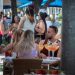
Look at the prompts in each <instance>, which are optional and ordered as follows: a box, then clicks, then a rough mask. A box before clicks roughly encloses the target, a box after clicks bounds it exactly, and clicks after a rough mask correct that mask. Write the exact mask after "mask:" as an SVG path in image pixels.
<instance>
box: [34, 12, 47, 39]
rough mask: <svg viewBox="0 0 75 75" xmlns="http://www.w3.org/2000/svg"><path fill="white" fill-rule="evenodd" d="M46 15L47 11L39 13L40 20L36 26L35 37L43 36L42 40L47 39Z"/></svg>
mask: <svg viewBox="0 0 75 75" xmlns="http://www.w3.org/2000/svg"><path fill="white" fill-rule="evenodd" d="M46 17H47V14H46V13H43V12H40V13H39V21H38V23H37V25H36V26H35V38H41V40H43V39H45V33H46V32H47V25H46V21H45V18H46Z"/></svg>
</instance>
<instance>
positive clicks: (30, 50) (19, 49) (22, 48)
mask: <svg viewBox="0 0 75 75" xmlns="http://www.w3.org/2000/svg"><path fill="white" fill-rule="evenodd" d="M36 49H37V45H36V44H35V43H34V33H33V32H32V31H31V30H27V31H25V32H23V34H22V37H21V40H20V41H19V43H18V45H17V46H16V49H15V50H16V53H17V57H18V58H23V59H32V58H35V57H37V54H38V52H37V50H36Z"/></svg>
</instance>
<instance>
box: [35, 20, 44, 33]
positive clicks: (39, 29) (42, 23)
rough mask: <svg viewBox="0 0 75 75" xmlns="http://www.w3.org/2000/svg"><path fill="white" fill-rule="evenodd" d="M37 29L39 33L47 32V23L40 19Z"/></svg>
mask: <svg viewBox="0 0 75 75" xmlns="http://www.w3.org/2000/svg"><path fill="white" fill-rule="evenodd" d="M35 30H36V31H37V32H38V33H44V32H45V25H44V22H43V21H40V22H39V23H38V24H37V25H36V26H35Z"/></svg>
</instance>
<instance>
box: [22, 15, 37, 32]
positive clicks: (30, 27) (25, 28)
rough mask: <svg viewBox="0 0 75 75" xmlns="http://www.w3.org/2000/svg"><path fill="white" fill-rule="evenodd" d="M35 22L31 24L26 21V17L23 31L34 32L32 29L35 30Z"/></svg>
mask: <svg viewBox="0 0 75 75" xmlns="http://www.w3.org/2000/svg"><path fill="white" fill-rule="evenodd" d="M35 25H36V22H33V23H31V22H30V21H29V19H28V17H27V16H26V20H25V22H24V26H23V30H24V31H26V30H31V31H33V32H34V28H35Z"/></svg>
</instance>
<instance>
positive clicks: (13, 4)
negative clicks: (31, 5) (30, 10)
mask: <svg viewBox="0 0 75 75" xmlns="http://www.w3.org/2000/svg"><path fill="white" fill-rule="evenodd" d="M11 9H12V22H13V19H14V16H15V15H17V1H16V0H11Z"/></svg>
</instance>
